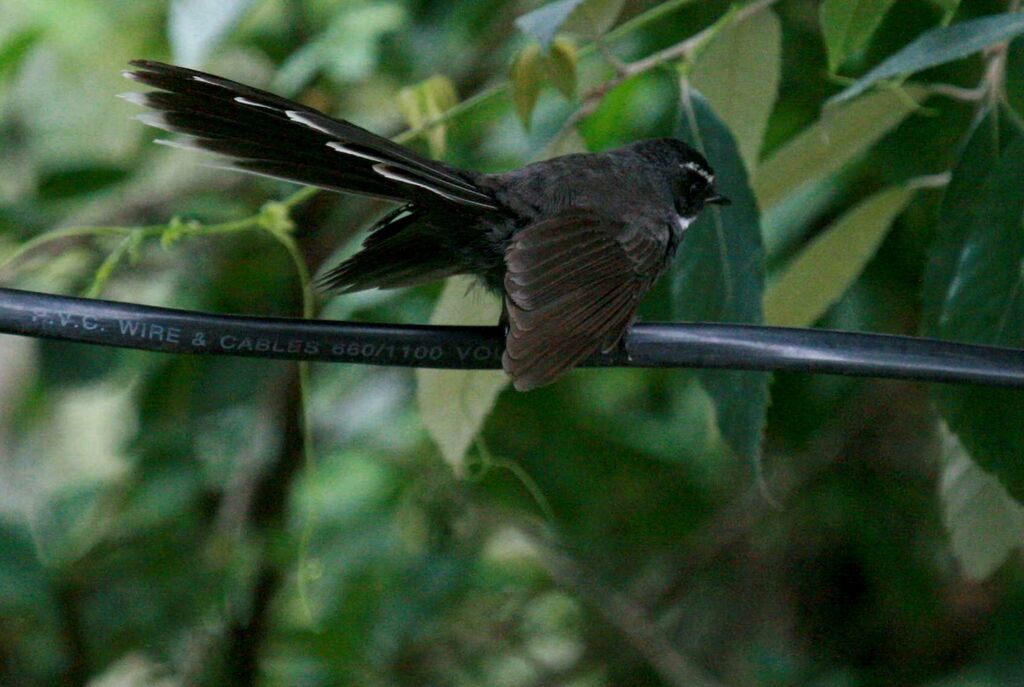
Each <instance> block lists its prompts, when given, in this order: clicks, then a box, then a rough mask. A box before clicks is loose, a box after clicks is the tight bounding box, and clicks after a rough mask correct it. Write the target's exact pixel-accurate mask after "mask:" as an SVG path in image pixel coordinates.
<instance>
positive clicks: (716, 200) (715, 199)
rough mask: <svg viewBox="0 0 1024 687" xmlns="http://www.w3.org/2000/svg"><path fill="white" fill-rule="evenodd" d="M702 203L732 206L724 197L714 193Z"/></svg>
mask: <svg viewBox="0 0 1024 687" xmlns="http://www.w3.org/2000/svg"><path fill="white" fill-rule="evenodd" d="M704 202H705V203H708V204H709V205H732V201H731V200H729V199H728V198H726V197H725V196H723V195H721V194H718V193H716V194H714V195H712V196H708V197H707V198H706V199H705V200H704Z"/></svg>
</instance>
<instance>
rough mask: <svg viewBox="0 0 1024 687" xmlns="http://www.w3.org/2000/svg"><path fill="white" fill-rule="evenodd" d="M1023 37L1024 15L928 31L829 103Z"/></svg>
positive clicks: (1011, 14)
mask: <svg viewBox="0 0 1024 687" xmlns="http://www.w3.org/2000/svg"><path fill="white" fill-rule="evenodd" d="M1022 33H1024V13H1009V14H996V15H992V16H988V17H981V18H979V19H972V20H970V21H964V22H960V23H959V24H953V25H952V26H940V27H937V28H934V29H931V30H930V31H925V32H924V33H922V34H921V35H920V36H918V37H917V38H916V39H915V40H914V41H912V42H911V43H910V44H909V45H907V46H906V47H904V48H903V49H902V50H900V51H899V52H897V53H896V54H895V55H891V56H890V57H888V58H887V59H885V60H884V61H883V62H882V63H881V64H879V65H878V66H877V67H875V68H874V69H872V70H871V71H869V72H868V73H867V74H865V75H864V76H862V77H861V78H860V79H858V80H857V81H856V82H854V83H853V84H852V85H851V86H849V87H847V88H846V90H844V91H843V92H841V93H840V94H839V95H836V96H834V97H833V98H832V99H831V100H829V103H830V104H832V103H840V102H842V101H844V100H849V99H850V98H853V97H854V96H857V95H860V94H861V93H863V92H864V91H866V90H867V89H868V88H870V87H871V86H874V85H875V84H876V83H878V82H880V81H884V80H886V79H891V78H893V77H896V76H905V75H908V74H914V73H915V72H919V71H921V70H922V69H928V68H930V67H935V66H938V65H940V64H945V63H946V62H952V61H953V60H959V59H960V58H962V57H967V56H968V55H972V54H974V53H976V52H979V51H981V50H984V49H985V48H987V47H988V46H990V45H994V44H996V43H1002V42H1003V41H1008V40H1010V39H1011V38H1013V37H1015V36H1019V35H1020V34H1022Z"/></svg>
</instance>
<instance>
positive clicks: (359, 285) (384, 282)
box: [317, 206, 460, 293]
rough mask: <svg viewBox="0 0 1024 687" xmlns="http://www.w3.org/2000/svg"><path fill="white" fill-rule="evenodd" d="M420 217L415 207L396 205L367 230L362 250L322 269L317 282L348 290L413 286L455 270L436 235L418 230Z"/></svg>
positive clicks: (336, 288) (332, 288) (446, 275)
mask: <svg viewBox="0 0 1024 687" xmlns="http://www.w3.org/2000/svg"><path fill="white" fill-rule="evenodd" d="M421 221H422V217H421V215H420V212H419V211H418V210H417V209H416V208H415V207H412V206H405V207H401V208H398V209H397V210H395V211H394V212H392V213H390V214H389V215H387V216H385V217H384V218H383V219H381V220H380V221H379V222H378V223H377V225H376V226H375V227H374V228H373V229H372V230H371V231H370V234H369V236H367V237H366V240H365V241H363V247H362V250H360V251H359V252H358V253H356V254H355V255H353V256H352V257H351V258H349V259H348V260H346V261H344V262H343V263H341V264H340V265H338V266H337V267H334V268H333V269H331V270H330V271H329V272H327V273H325V274H324V275H323V276H322V277H321V278H320V279H319V280H318V282H317V285H318V286H320V287H321V288H324V289H331V290H338V291H340V292H341V293H352V292H354V291H363V290H365V289H372V288H379V289H393V288H398V287H401V286H415V285H417V284H425V283H427V282H431V281H435V280H437V279H443V278H445V277H449V276H451V275H453V274H458V273H459V272H460V269H459V266H458V264H457V263H456V262H454V261H453V260H452V256H451V253H450V252H449V251H448V250H446V248H445V246H444V245H443V244H442V242H441V240H440V238H439V237H438V236H437V235H435V234H432V233H428V232H424V231H420V230H418V228H417V227H416V225H417V223H419V222H421Z"/></svg>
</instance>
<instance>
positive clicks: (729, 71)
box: [691, 9, 782, 170]
mask: <svg viewBox="0 0 1024 687" xmlns="http://www.w3.org/2000/svg"><path fill="white" fill-rule="evenodd" d="M781 67H782V28H781V26H780V24H779V19H778V17H776V16H775V13H774V12H772V11H771V10H770V9H766V10H764V11H761V12H758V13H757V14H755V15H753V16H752V17H749V18H747V19H746V20H745V21H741V22H734V23H731V24H729V25H727V26H726V27H725V28H723V29H722V30H721V31H720V32H719V33H718V35H717V36H716V37H715V39H714V40H713V41H712V42H711V44H710V45H709V46H708V47H707V48H706V49H705V50H704V51H702V52H701V54H700V57H699V58H698V60H697V63H696V65H695V66H694V69H693V72H692V73H691V80H692V82H693V84H694V86H696V87H697V90H699V91H700V92H701V93H703V94H704V97H705V98H707V99H708V102H710V103H711V107H712V109H714V111H715V113H716V114H717V115H718V117H719V119H721V120H722V121H723V122H725V124H726V125H727V126H728V127H729V130H730V131H732V135H733V137H734V138H735V139H736V144H737V146H739V150H740V156H741V157H742V158H743V162H744V164H745V165H746V167H747V169H748V170H753V169H754V167H755V166H756V164H757V159H758V154H759V153H760V152H761V141H762V140H763V139H764V131H765V128H766V127H767V126H768V117H769V116H770V115H771V113H772V109H773V108H774V107H775V98H776V96H777V95H778V88H779V74H780V72H781Z"/></svg>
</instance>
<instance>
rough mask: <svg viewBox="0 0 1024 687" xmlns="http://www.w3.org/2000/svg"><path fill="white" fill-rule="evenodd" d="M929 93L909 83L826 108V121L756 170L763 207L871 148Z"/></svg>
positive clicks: (818, 122)
mask: <svg viewBox="0 0 1024 687" xmlns="http://www.w3.org/2000/svg"><path fill="white" fill-rule="evenodd" d="M924 96H925V89H923V88H921V87H917V86H909V87H906V88H904V89H903V91H902V93H897V92H895V91H892V90H885V91H878V92H875V93H870V94H868V95H866V96H864V97H863V98H858V99H857V100H854V101H851V102H849V103H843V104H842V105H837V106H836V107H832V108H829V109H827V110H825V112H824V113H823V114H822V116H821V119H819V120H818V121H817V122H815V123H814V124H812V125H811V126H809V127H807V128H806V129H804V130H803V131H802V132H800V133H799V134H797V136H796V137H794V138H793V139H792V140H790V141H789V142H787V143H786V144H785V145H783V146H782V147H781V148H779V149H778V150H776V151H775V152H774V153H773V154H772V155H771V156H770V157H769V158H768V159H766V160H765V161H764V162H763V163H762V164H761V166H760V167H758V169H757V171H756V172H755V173H754V178H753V186H754V193H755V194H756V195H757V200H758V203H759V204H760V206H761V211H762V212H767V211H768V210H769V209H771V208H772V207H774V206H775V205H777V204H778V203H779V202H781V201H782V200H784V199H786V198H787V197H788V196H789V195H790V194H792V193H795V192H796V191H798V190H800V189H801V188H802V187H803V186H804V185H805V184H807V183H809V182H811V181H814V180H817V179H823V178H825V177H826V176H828V175H829V174H832V173H833V172H835V171H837V170H839V169H840V168H841V167H843V166H844V165H845V164H847V163H848V162H850V161H851V160H852V159H854V158H855V157H857V156H858V155H860V154H861V153H863V152H865V151H866V150H867V149H869V148H870V147H871V146H873V145H874V144H875V143H877V142H878V140H879V139H880V138H882V136H884V135H885V134H886V133H888V132H889V131H891V130H892V129H894V128H895V127H896V125H898V124H899V123H900V122H902V121H903V120H904V118H906V116H907V115H908V114H910V113H911V112H913V111H914V109H915V108H916V107H917V105H916V103H918V102H920V101H921V100H922V99H923V98H924Z"/></svg>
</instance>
